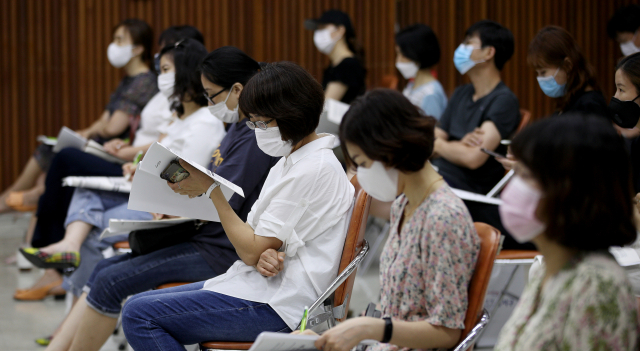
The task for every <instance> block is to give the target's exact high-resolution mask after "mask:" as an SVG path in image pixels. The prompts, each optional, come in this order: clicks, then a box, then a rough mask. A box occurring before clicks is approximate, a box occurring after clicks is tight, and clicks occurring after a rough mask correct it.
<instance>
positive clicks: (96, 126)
mask: <svg viewBox="0 0 640 351" xmlns="http://www.w3.org/2000/svg"><path fill="white" fill-rule="evenodd" d="M108 121H109V111H107V110H105V111H104V112H102V115H101V116H100V118H98V120H96V121H95V122H93V123H92V124H91V125H90V126H89V128H86V129H83V130H80V131H78V133H80V134H81V135H82V136H83V137H85V138H87V139H90V138H92V137H94V136H95V135H97V134H98V130H101V129H102V128H104V126H105V125H106V123H107V122H108Z"/></svg>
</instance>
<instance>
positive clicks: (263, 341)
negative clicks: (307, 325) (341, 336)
mask: <svg viewBox="0 0 640 351" xmlns="http://www.w3.org/2000/svg"><path fill="white" fill-rule="evenodd" d="M319 337H320V336H318V335H300V334H285V333H272V332H262V333H260V335H258V338H257V339H256V341H255V342H254V343H253V345H251V348H250V349H249V351H317V350H318V349H316V347H315V346H314V345H313V343H314V342H315V341H316V340H318V338H319ZM377 343H378V342H377V341H375V340H370V339H365V340H362V341H361V342H360V344H361V345H367V346H370V345H375V344H377Z"/></svg>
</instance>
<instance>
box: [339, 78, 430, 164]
mask: <svg viewBox="0 0 640 351" xmlns="http://www.w3.org/2000/svg"><path fill="white" fill-rule="evenodd" d="M435 125H436V120H435V118H433V117H429V116H426V115H425V114H424V112H422V110H421V109H420V108H418V107H416V106H414V105H413V104H412V103H411V102H410V101H409V100H407V98H406V97H404V95H402V94H401V93H400V92H398V91H395V90H391V89H374V90H371V91H370V92H368V93H366V94H364V95H363V96H361V97H358V98H357V99H355V100H354V101H353V102H352V103H351V108H349V111H347V113H346V114H345V115H344V117H342V122H341V123H340V147H341V148H342V152H343V153H344V155H345V159H346V160H347V164H348V165H349V167H354V166H355V163H354V161H353V159H351V157H350V156H349V154H348V152H347V149H346V143H347V142H350V143H353V144H355V145H358V147H360V148H361V149H362V151H363V152H364V153H365V154H366V155H367V157H368V158H370V159H372V160H374V161H380V162H382V163H383V164H385V165H386V166H388V167H393V168H396V169H398V170H399V171H402V172H417V171H419V170H421V169H422V168H423V167H424V165H425V163H426V162H427V160H428V159H429V157H431V154H432V153H433V143H434V140H435V136H434V127H435Z"/></svg>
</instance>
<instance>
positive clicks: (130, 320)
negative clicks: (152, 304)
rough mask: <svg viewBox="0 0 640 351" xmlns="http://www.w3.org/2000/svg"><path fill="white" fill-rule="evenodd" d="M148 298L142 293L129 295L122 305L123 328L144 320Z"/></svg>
mask: <svg viewBox="0 0 640 351" xmlns="http://www.w3.org/2000/svg"><path fill="white" fill-rule="evenodd" d="M148 303H149V301H148V299H146V298H145V296H144V294H137V295H133V296H131V297H130V298H129V299H128V300H127V301H126V302H125V304H124V306H123V307H122V326H123V327H124V328H131V327H133V326H134V325H135V324H136V322H141V321H145V320H146V319H147V318H146V317H145V313H144V312H145V311H147V310H148V308H149V306H148Z"/></svg>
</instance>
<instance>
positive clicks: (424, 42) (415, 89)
mask: <svg viewBox="0 0 640 351" xmlns="http://www.w3.org/2000/svg"><path fill="white" fill-rule="evenodd" d="M439 61H440V44H439V43H438V38H437V37H436V34H435V33H434V32H433V29H431V27H429V26H427V25H425V24H420V23H418V24H414V25H411V26H408V27H406V28H404V29H403V30H401V31H400V32H398V34H396V68H397V69H398V71H400V74H402V76H403V77H404V79H407V80H409V83H408V84H407V86H406V87H405V88H404V90H403V91H402V94H403V95H404V96H406V97H407V99H409V101H411V103H413V104H414V105H416V106H418V107H420V108H421V109H422V110H423V111H424V113H425V114H426V115H427V116H431V117H434V118H435V119H440V116H441V115H442V113H443V112H444V109H445V108H446V107H447V94H445V92H444V88H443V87H442V84H440V82H439V81H438V80H437V79H436V78H435V77H434V76H433V75H432V74H431V70H433V67H434V66H435V65H436V64H438V62H439Z"/></svg>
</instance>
